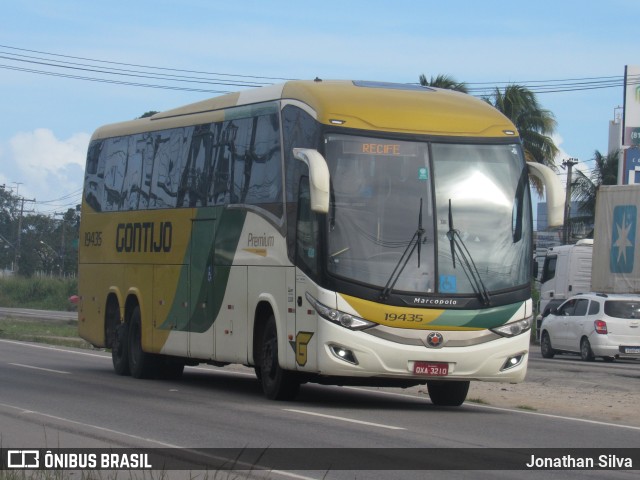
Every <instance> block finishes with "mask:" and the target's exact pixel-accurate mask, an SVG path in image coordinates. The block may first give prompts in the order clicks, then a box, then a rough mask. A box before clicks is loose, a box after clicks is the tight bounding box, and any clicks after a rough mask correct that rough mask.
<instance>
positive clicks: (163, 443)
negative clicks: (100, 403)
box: [0, 403, 180, 448]
mask: <svg viewBox="0 0 640 480" xmlns="http://www.w3.org/2000/svg"><path fill="white" fill-rule="evenodd" d="M0 407H5V408H9V409H12V410H18V411H19V412H20V413H22V414H26V415H37V416H40V417H45V418H50V419H52V420H58V421H60V422H66V423H71V424H73V425H79V426H81V427H85V428H92V429H94V430H99V431H102V432H107V433H112V434H115V435H122V436H124V437H128V438H133V439H136V440H142V441H144V442H149V443H155V444H156V445H161V446H163V447H169V448H180V447H179V446H178V445H173V444H171V443H165V442H160V441H158V440H154V439H152V438H145V437H140V436H138V435H132V434H130V433H125V432H120V431H118V430H113V429H111V428H106V427H100V426H98V425H92V424H90V423H84V422H78V421H76V420H71V419H70V418H64V417H58V416H56V415H49V414H48V413H43V412H38V411H36V410H27V409H24V408H21V407H16V406H15V405H8V404H6V403H0Z"/></svg>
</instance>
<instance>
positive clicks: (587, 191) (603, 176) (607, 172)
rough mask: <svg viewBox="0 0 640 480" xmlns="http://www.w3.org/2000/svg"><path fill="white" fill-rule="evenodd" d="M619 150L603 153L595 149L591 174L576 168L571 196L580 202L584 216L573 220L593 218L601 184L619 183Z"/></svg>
mask: <svg viewBox="0 0 640 480" xmlns="http://www.w3.org/2000/svg"><path fill="white" fill-rule="evenodd" d="M619 153H620V152H619V151H618V150H616V151H615V152H610V153H609V154H608V155H603V154H602V153H600V152H599V151H598V150H596V151H595V153H594V156H593V161H594V162H595V164H594V166H593V170H591V174H590V175H589V176H587V175H585V174H584V173H583V172H582V171H581V170H577V169H576V170H574V171H573V172H574V174H575V176H574V177H573V180H572V182H571V192H572V193H571V197H572V198H573V199H574V200H576V201H577V202H578V203H579V207H578V208H579V210H580V212H581V213H583V214H584V217H576V218H575V219H572V221H573V220H576V221H577V220H583V221H584V220H591V221H592V220H593V218H594V217H595V213H596V195H597V193H598V190H599V189H600V186H601V185H616V184H617V183H618V157H619Z"/></svg>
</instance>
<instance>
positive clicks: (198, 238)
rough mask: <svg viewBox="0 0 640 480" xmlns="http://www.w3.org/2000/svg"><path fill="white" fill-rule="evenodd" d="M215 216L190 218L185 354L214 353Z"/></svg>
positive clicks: (208, 356) (200, 354)
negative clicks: (187, 318) (186, 347)
mask: <svg viewBox="0 0 640 480" xmlns="http://www.w3.org/2000/svg"><path fill="white" fill-rule="evenodd" d="M214 234H215V219H213V218H208V219H193V220H192V226H191V248H190V252H191V255H190V258H189V292H190V293H189V296H190V298H189V326H188V331H189V356H190V357H193V358H207V359H208V358H213V356H214V353H215V352H214V338H213V336H214V333H213V320H214V317H213V315H214V286H215V271H214V264H213V259H214V238H215V236H214Z"/></svg>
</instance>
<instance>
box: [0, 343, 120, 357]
mask: <svg viewBox="0 0 640 480" xmlns="http://www.w3.org/2000/svg"><path fill="white" fill-rule="evenodd" d="M0 342H2V343H11V344H13V345H20V346H21V347H31V348H40V349H42V350H51V351H53V352H65V353H75V354H76V355H85V356H87V357H98V358H104V359H108V360H111V355H109V354H107V353H106V352H105V353H104V354H103V355H100V354H97V353H89V352H79V351H77V350H67V349H66V348H59V347H53V346H49V345H38V344H36V343H26V342H19V341H17V340H4V339H0Z"/></svg>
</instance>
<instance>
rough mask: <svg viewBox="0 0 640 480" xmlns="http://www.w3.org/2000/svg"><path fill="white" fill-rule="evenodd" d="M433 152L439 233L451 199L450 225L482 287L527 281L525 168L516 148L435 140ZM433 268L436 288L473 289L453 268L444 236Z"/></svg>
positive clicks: (443, 290) (441, 234)
mask: <svg viewBox="0 0 640 480" xmlns="http://www.w3.org/2000/svg"><path fill="white" fill-rule="evenodd" d="M432 152H433V160H434V170H435V171H434V178H435V182H436V188H435V189H436V199H437V200H436V202H437V218H438V222H437V223H438V237H439V238H446V234H447V231H448V227H447V225H446V223H447V219H448V216H449V211H450V210H449V205H448V204H447V201H448V199H451V211H452V212H453V216H454V218H455V228H456V230H457V231H458V233H459V235H460V238H461V239H462V240H463V241H464V243H465V245H466V246H467V248H468V249H469V253H470V255H471V257H472V258H473V260H474V262H475V264H476V266H477V269H478V272H479V274H480V277H481V279H482V281H483V283H484V284H485V285H486V288H487V289H488V290H489V291H496V290H502V289H507V288H513V287H516V286H519V285H523V284H526V283H527V282H528V279H529V262H530V260H529V252H530V235H529V230H530V228H531V227H530V225H531V222H530V212H531V208H530V205H529V203H528V202H529V196H528V191H527V189H526V188H518V186H519V184H520V180H521V178H522V175H523V171H524V161H523V160H522V156H521V152H520V149H519V148H517V147H516V146H514V145H449V144H434V145H433V146H432ZM514 214H515V217H514ZM517 216H519V218H516V217H517ZM523 229H525V230H526V231H527V234H526V235H523V234H522V230H523ZM438 273H439V280H440V292H441V293H447V292H450V293H471V292H473V285H472V282H470V281H469V279H467V278H466V276H464V275H462V274H461V272H459V271H458V270H457V269H455V268H454V266H453V261H452V258H451V249H450V248H449V245H448V244H447V243H445V242H441V243H439V248H438Z"/></svg>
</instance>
